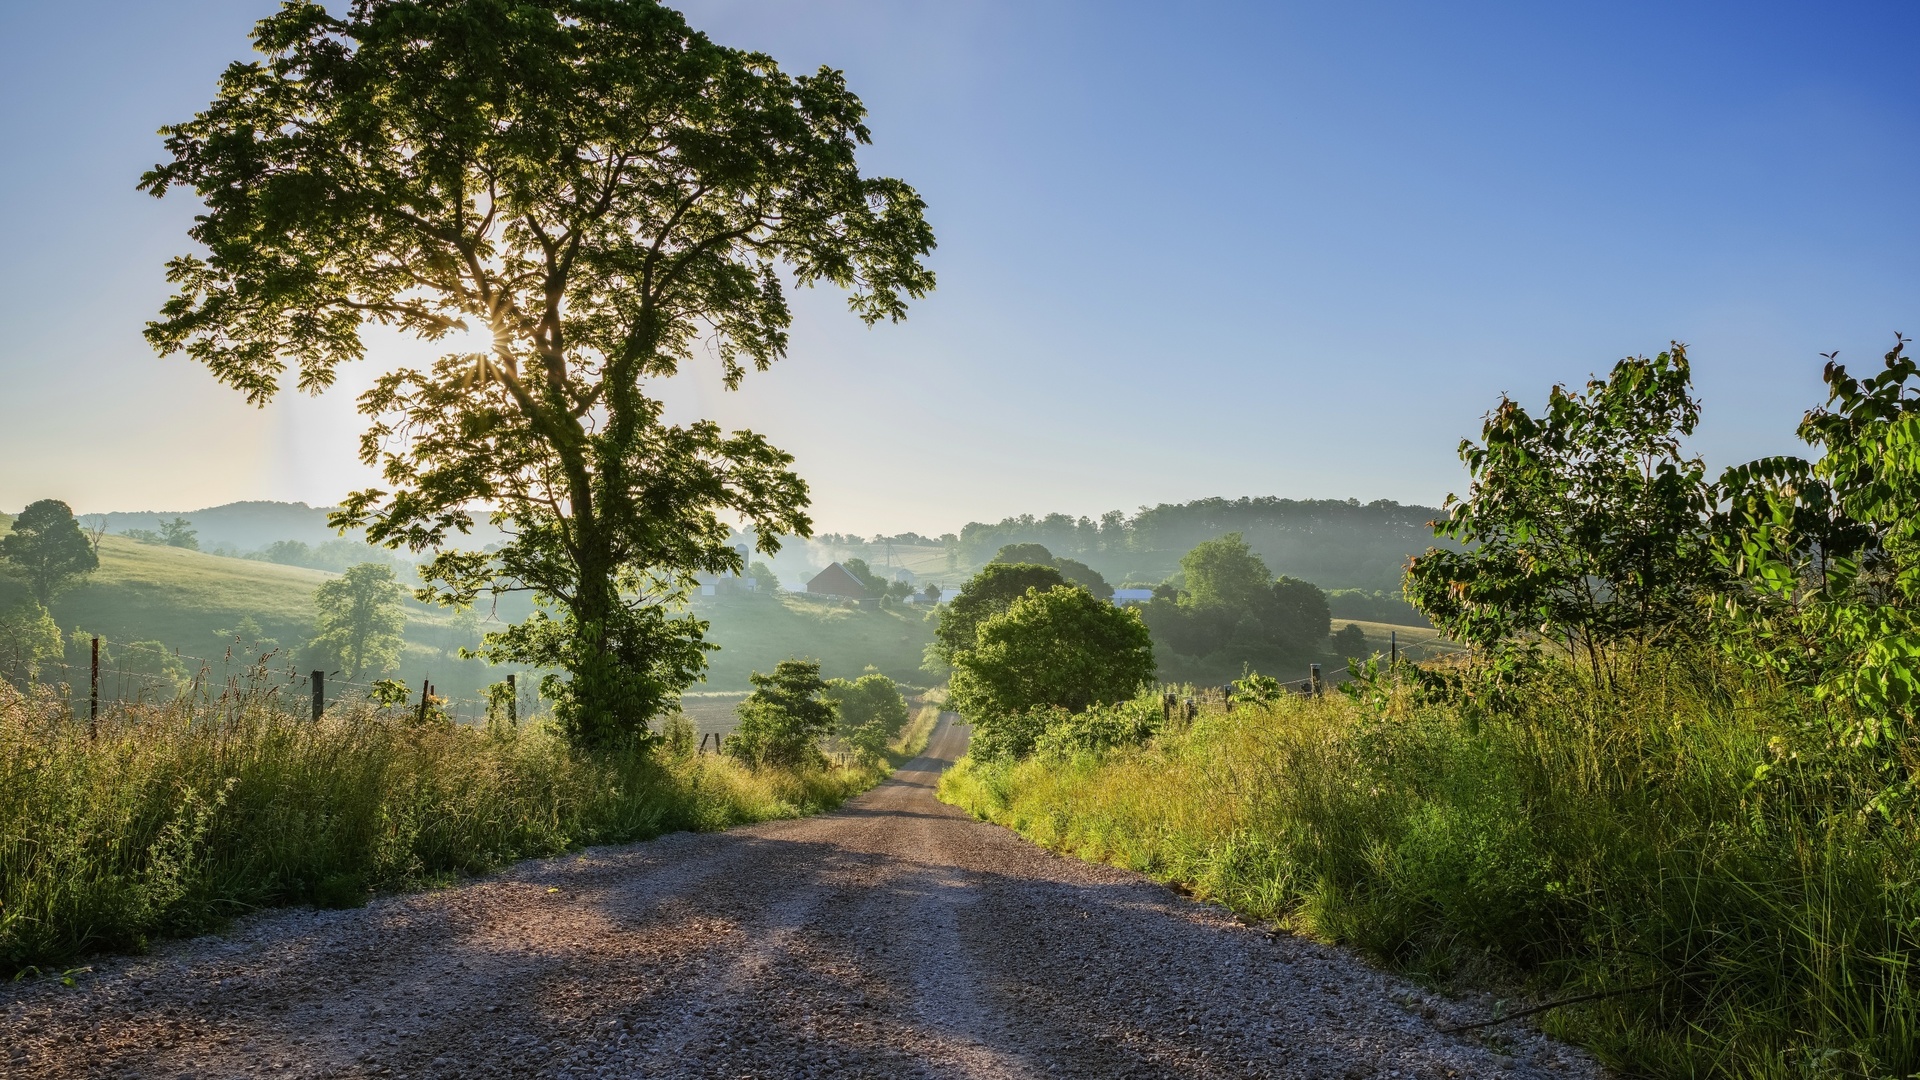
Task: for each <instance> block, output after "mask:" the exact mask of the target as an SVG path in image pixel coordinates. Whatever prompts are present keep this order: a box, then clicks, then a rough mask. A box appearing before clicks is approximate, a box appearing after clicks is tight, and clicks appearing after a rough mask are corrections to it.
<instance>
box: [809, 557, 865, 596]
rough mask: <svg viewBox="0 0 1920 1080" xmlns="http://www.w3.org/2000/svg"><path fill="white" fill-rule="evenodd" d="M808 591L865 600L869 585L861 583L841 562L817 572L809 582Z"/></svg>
mask: <svg viewBox="0 0 1920 1080" xmlns="http://www.w3.org/2000/svg"><path fill="white" fill-rule="evenodd" d="M807 591H808V592H810V593H826V594H828V595H831V596H851V597H854V598H855V599H859V600H864V599H866V597H867V587H866V586H865V585H864V584H862V583H861V581H860V579H859V578H857V577H854V576H853V574H852V572H851V571H849V570H848V569H847V568H846V567H844V566H841V565H840V564H839V563H833V564H832V565H830V566H828V567H827V568H826V569H825V570H822V571H820V572H819V573H818V574H815V575H814V576H813V580H812V581H809V582H807Z"/></svg>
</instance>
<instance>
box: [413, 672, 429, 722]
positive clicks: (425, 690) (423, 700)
mask: <svg viewBox="0 0 1920 1080" xmlns="http://www.w3.org/2000/svg"><path fill="white" fill-rule="evenodd" d="M432 692H433V687H432V684H431V683H429V682H427V680H425V679H421V680H420V716H419V717H418V718H417V719H416V720H415V721H414V723H416V724H425V723H426V722H427V695H429V694H431V693H432Z"/></svg>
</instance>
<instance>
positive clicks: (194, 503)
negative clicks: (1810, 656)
mask: <svg viewBox="0 0 1920 1080" xmlns="http://www.w3.org/2000/svg"><path fill="white" fill-rule="evenodd" d="M270 7H271V5H270V4H269V3H261V2H257V0H247V2H242V0H228V2H200V3H194V2H186V0H174V2H169V3H157V2H156V3H144V2H134V0H116V2H114V3H90V2H67V3H62V4H59V5H48V4H28V3H13V4H7V5H4V6H0V146H4V147H6V153H7V158H8V165H9V167H8V168H6V169H3V170H0V208H4V209H0V321H3V322H4V324H5V325H6V326H8V327H9V328H10V331H11V332H10V333H9V334H7V335H6V338H5V343H4V344H0V507H3V508H17V507H18V506H20V505H21V504H23V503H25V502H27V501H29V500H31V499H35V498H42V497H47V496H54V497H60V498H65V499H67V500H68V501H69V502H71V503H73V504H74V505H75V507H76V508H78V509H81V510H82V511H89V510H108V509H114V510H133V509H190V508H194V507H198V506H204V505H209V504H213V503H219V502H225V501H230V500H234V499H242V498H283V499H301V500H305V501H308V502H312V503H327V502H331V501H333V500H335V499H337V498H338V497H339V496H340V495H341V494H343V493H344V492H346V491H347V490H349V489H351V488H353V487H355V486H358V485H360V484H362V483H364V482H365V481H366V478H365V477H364V476H363V475H362V474H361V473H360V472H359V470H358V467H357V466H356V465H355V464H354V463H353V462H352V443H353V438H354V435H355V434H356V432H357V430H358V428H359V421H358V418H357V417H355V416H354V414H353V412H352V402H351V396H352V391H353V387H354V386H356V385H361V384H364V382H366V381H367V379H368V378H369V377H370V376H371V374H372V373H373V372H374V371H375V370H377V369H378V368H379V367H380V366H382V365H392V364H395V363H403V362H408V361H409V360H414V359H421V358H424V357H426V356H427V355H428V352H427V351H426V350H423V349H421V348H418V347H415V346H411V345H408V344H407V343H405V342H401V341H398V340H396V339H391V338H387V337H380V336H377V335H376V336H371V337H370V340H372V342H373V348H374V354H375V358H374V360H373V361H372V362H371V363H370V364H369V365H368V366H367V368H366V370H365V371H364V372H362V373H360V374H359V375H357V376H355V377H353V378H349V379H346V380H343V383H342V386H341V387H340V388H339V389H337V390H336V391H334V392H332V393H331V394H329V395H328V396H326V397H323V398H321V399H318V400H310V399H304V398H301V397H299V396H297V395H286V396H284V397H283V398H282V400H281V401H280V402H278V403H276V404H275V405H273V406H272V407H270V408H269V409H267V410H265V411H256V410H253V409H250V408H248V407H247V406H245V405H244V403H242V402H241V401H240V399H239V397H238V395H237V394H235V393H233V392H232V391H228V390H226V389H224V388H221V387H219V386H218V385H217V384H215V383H214V382H213V381H212V380H211V379H210V378H208V377H207V376H206V375H205V374H204V373H203V372H201V371H199V370H197V369H196V368H194V367H193V366H192V365H191V364H190V363H189V362H187V361H185V360H183V359H180V358H170V359H164V360H163V359H159V358H156V357H154V356H153V355H152V354H151V353H150V351H149V350H148V349H147V348H146V346H145V344H144V343H143V341H142V340H141V338H140V328H141V326H142V324H143V323H144V322H145V320H147V319H148V318H150V317H151V316H152V313H153V312H154V311H155V310H156V309H157V307H158V305H159V303H160V302H161V301H162V300H163V299H164V297H165V295H166V286H165V283H164V281H163V280H162V278H161V264H162V262H163V260H164V259H165V258H166V257H167V256H169V255H171V254H174V253H177V252H179V251H183V250H186V239H185V235H184V231H185V228H186V225H187V223H188V221H189V220H190V218H191V215H192V213H193V209H194V208H193V206H192V204H191V203H190V202H189V201H187V200H185V199H181V198H178V197H174V198H169V199H168V200H166V201H164V202H156V201H155V200H152V199H150V198H148V197H146V196H144V195H140V194H138V193H137V192H135V191H134V190H133V184H134V181H135V180H136V179H137V177H138V175H139V173H140V172H141V171H142V169H144V168H145V167H147V166H149V165H150V164H152V163H153V162H154V161H155V160H157V158H158V155H159V153H160V147H159V140H158V139H157V137H156V136H155V135H154V129H155V128H157V127H159V126H160V125H161V124H163V123H167V122H170V121H174V120H178V119H184V118H185V117H186V116H188V115H190V114H191V113H192V112H193V111H194V110H196V109H198V108H200V107H201V106H203V105H204V104H205V102H206V101H207V99H208V97H209V96H210V94H211V91H212V88H213V84H214V79H215V77H216V76H217V74H218V72H219V69H220V68H221V66H222V65H223V64H225V63H226V62H227V61H229V60H232V59H236V58H239V57H241V56H242V55H243V54H244V53H245V49H246V32H247V29H248V27H249V25H250V23H251V21H252V20H253V19H254V18H256V17H258V16H259V15H261V14H263V13H264V12H265V11H267V10H269V9H270ZM684 10H686V12H687V14H688V17H689V18H690V20H691V21H692V22H693V23H694V24H695V25H696V26H698V27H700V28H701V29H703V30H705V31H707V32H708V33H709V34H711V35H712V36H713V37H714V38H715V39H717V40H719V41H721V42H724V43H727V44H733V45H739V46H743V47H751V48H756V49H761V50H764V51H766V52H769V53H772V54H773V55H774V56H775V57H776V58H777V59H778V60H779V61H780V62H781V63H782V64H783V65H784V66H786V67H788V68H789V69H794V70H808V69H812V68H814V67H816V66H818V65H820V64H823V63H824V64H830V65H832V66H834V67H837V68H840V69H842V70H844V71H846V73H847V77H848V80H849V82H850V84H851V86H852V87H853V88H854V90H855V91H856V92H857V93H859V94H860V95H861V96H862V97H863V98H864V99H865V101H866V103H867V105H868V107H869V109H870V111H871V114H872V115H871V127H872V128H873V131H874V135H875V145H874V146H873V147H872V148H870V151H869V152H868V153H867V155H866V157H865V162H866V164H867V166H868V167H869V168H870V169H872V170H874V171H877V172H884V173H888V174H892V175H897V176H901V177H903V178H905V179H906V180H908V181H909V182H911V183H913V184H914V185H916V186H917V187H918V188H919V190H920V191H921V193H922V194H923V195H924V196H925V197H926V199H927V202H928V204H929V214H930V216H931V218H932V221H933V224H934V227H935V229H936V232H937V234H938V236H939V239H940V248H939V251H938V252H937V253H936V255H935V259H934V262H935V266H936V269H937V270H938V272H939V274H940V288H939V290H938V291H937V292H935V293H934V294H933V295H932V296H931V297H929V298H928V299H927V300H925V301H924V302H922V303H921V304H919V305H918V306H917V307H916V308H915V309H914V311H913V313H912V315H911V317H910V318H909V320H908V321H907V322H906V323H905V324H902V325H899V326H883V327H879V328H876V329H873V330H867V329H864V328H862V327H861V326H860V325H859V324H858V323H857V322H856V321H855V320H853V319H852V318H851V317H850V316H848V315H846V314H845V313H844V311H843V308H842V305H841V302H840V300H839V299H838V298H837V297H835V296H833V295H831V294H826V293H819V294H813V295H808V296H805V297H803V298H802V302H801V303H800V304H799V317H798V320H797V324H796V327H795V331H794V335H793V348H792V351H791V354H790V356H789V357H788V359H787V360H785V361H783V362H782V363H781V364H780V365H779V366H778V367H777V368H776V369H775V371H773V372H771V373H769V374H767V375H763V376H757V377H754V378H751V379H749V380H748V382H747V384H746V386H745V388H744V389H743V390H742V391H740V392H738V393H732V394H729V393H726V392H723V391H722V390H721V389H720V388H719V385H718V381H717V378H716V377H715V374H714V373H713V372H711V371H695V372H689V373H687V374H685V375H683V376H681V377H680V378H677V379H676V380H674V381H673V382H672V384H671V385H668V386H665V387H663V388H662V392H663V393H664V394H665V395H666V397H667V399H668V400H669V401H670V402H671V404H672V407H673V413H674V415H676V416H679V417H683V418H684V417H692V416H695V415H704V416H712V417H714V418H716V419H719V420H721V421H722V422H723V423H726V424H728V425H730V426H747V427H752V428H754V429H755V430H759V431H762V432H764V433H766V434H767V435H769V436H770V437H771V438H773V440H774V441H775V442H776V443H777V444H778V445H781V446H782V447H784V448H786V449H788V450H790V451H792V452H793V453H795V454H796V455H797V457H798V459H799V461H798V467H799V468H800V470H801V472H802V473H803V474H804V475H805V476H807V477H808V479H809V480H810V481H811V482H812V484H813V489H814V492H815V503H816V508H817V514H816V517H817V519H818V522H819V525H820V526H821V527H822V528H823V529H830V530H835V531H858V532H863V533H873V532H881V531H884V532H896V531H901V530H906V529H914V530H918V531H921V532H930V533H937V532H941V531H945V530H948V529H954V528H957V527H958V526H959V525H960V524H961V523H963V522H965V521H968V520H975V519H984V520H991V519H997V518H999V517H1002V516H1004V515H1007V514H1013V513H1020V512H1036V513H1044V512H1047V511H1052V510H1063V511H1067V512H1070V513H1088V514H1097V513H1099V512H1100V511H1103V510H1108V509H1114V508H1122V509H1131V508H1133V507H1136V506H1139V505H1142V504H1151V503H1156V502H1161V501H1179V500H1185V499H1190V498H1196V497H1202V496H1208V495H1227V496H1237V495H1242V494H1250V495H1281V496H1291V497H1338V498H1345V497H1349V496H1351V497H1356V498H1359V499H1362V500H1368V499H1374V498H1391V499H1398V500H1401V501H1406V502H1429V503H1431V502H1437V501H1438V500H1439V499H1440V498H1442V497H1443V496H1444V495H1445V494H1446V493H1447V492H1448V491H1450V490H1454V489H1456V488H1458V487H1459V486H1460V483H1461V478H1462V474H1461V471H1460V467H1459V464H1458V462H1457V460H1456V459H1455V457H1454V455H1453V450H1454V446H1455V444H1456V443H1457V442H1458V441H1459V440H1460V438H1462V437H1463V436H1467V435H1471V434H1473V433H1475V432H1477V430H1478V417H1479V416H1480V414H1481V413H1483V412H1484V411H1485V410H1486V409H1487V408H1488V407H1489V406H1490V405H1491V404H1492V403H1493V402H1494V401H1495V400H1496V398H1497V396H1498V395H1499V394H1500V393H1501V392H1502V391H1506V392H1510V393H1512V394H1514V395H1515V396H1517V397H1519V398H1520V399H1521V400H1523V401H1527V402H1537V401H1539V400H1541V399H1542V398H1543V397H1544V395H1545V392H1546V389H1547V387H1548V386H1550V385H1551V384H1552V383H1554V382H1556V381H1568V380H1580V379H1583V378H1584V377H1585V376H1586V375H1587V374H1588V373H1590V372H1594V371H1599V370H1604V369H1605V368H1606V367H1607V366H1608V365H1609V364H1610V363H1611V362H1612V361H1613V360H1614V359H1616V358H1618V357H1620V356H1624V355H1627V354H1632V353H1643V352H1651V351H1655V350H1658V349H1660V348H1663V347H1664V346H1665V344H1666V342H1667V341H1668V340H1669V339H1679V340H1681V341H1684V342H1687V343H1688V344H1689V346H1690V348H1691V351H1692V355H1693V358H1694V363H1695V371H1696V377H1697V382H1698V385H1699V391H1700V394H1701V396H1702V397H1703V399H1704V400H1705V404H1706V418H1705V422H1704V423H1703V425H1702V430H1701V432H1700V434H1699V437H1698V438H1697V439H1696V445H1697V447H1698V449H1699V450H1700V452H1702V453H1703V454H1704V455H1706V457H1707V458H1708V460H1709V462H1710V463H1711V464H1713V465H1715V466H1719V465H1724V464H1728V463H1731V462H1734V461H1738V460H1744V459H1746V458H1749V457H1753V456H1757V455H1759V454H1763V453H1770V452H1776V451H1780V450H1784V449H1787V448H1788V447H1789V446H1790V445H1791V432H1792V428H1793V424H1794V422H1795V421H1796V420H1797V419H1798V417H1799V415H1800V414H1801V412H1802V411H1804V410H1805V409H1806V408H1807V407H1808V406H1810V405H1813V404H1815V403H1817V401H1818V399H1819V396H1820V383H1819V378H1818V373H1819V367H1820V363H1821V361H1820V358H1819V355H1818V354H1819V353H1821V352H1823V351H1827V350H1832V349H1839V350H1840V351H1841V355H1842V359H1843V360H1848V361H1851V362H1854V363H1858V364H1873V363H1877V358H1878V356H1879V354H1880V353H1881V352H1883V351H1885V349H1886V347H1887V346H1888V344H1889V343H1890V342H1891V340H1892V336H1893V333H1894V332H1895V331H1896V330H1900V331H1907V332H1910V333H1911V332H1914V331H1916V330H1917V329H1920V317H1917V316H1920V265H1917V263H1916V255H1917V254H1920V251H1917V249H1916V244H1915V240H1916V238H1920V237H1917V234H1920V200H1916V198H1915V181H1914V177H1915V172H1916V170H1915V164H1916V161H1915V159H1916V157H1917V156H1920V93H1916V91H1915V89H1914V84H1913V81H1912V78H1911V64H1910V62H1909V59H1910V56H1911V54H1912V52H1913V49H1914V46H1915V45H1916V43H1917V42H1920V34H1917V31H1920V8H1916V7H1915V6H1913V5H1911V4H1897V3H1884V4H1866V3H1861V4H1825V5H1808V4H1795V5H1786V4H1779V5H1768V4H1758V3H1742V4H1722V5H1710V4H1674V3H1664V4H1645V5H1636V4H1626V3H1618V2H1613V3H1605V4H1592V5H1576V4H1537V5H1518V4H1514V5H1491V4H1448V5H1440V4H1431V3H1418V4H1416V3H1380V4H1369V3H1341V4H1314V5H1305V4H1301V5H1294V4H1282V3H1263V4H1225V3H1221V4H1192V5H1166V4H1153V5H1149V4H1134V3H1121V2H1111V0H1109V2H1101V3H1069V2H1032V0H1029V2H1026V3H998V2H969V3H925V4H916V3H903V2H899V0H893V2H877V0H876V2H852V0H847V2H827V3H797V2H793V0H704V2H699V3H692V4H689V5H687V6H686V7H685V9H684Z"/></svg>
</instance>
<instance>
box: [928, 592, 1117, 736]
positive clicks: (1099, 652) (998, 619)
mask: <svg viewBox="0 0 1920 1080" xmlns="http://www.w3.org/2000/svg"><path fill="white" fill-rule="evenodd" d="M1154 670H1155V669H1154V662H1153V641H1152V639H1151V638H1150V637H1149V636H1148V634H1147V628H1146V626H1145V625H1144V624H1143V623H1141V621H1140V617H1139V616H1138V615H1136V614H1135V613H1134V612H1133V611H1132V610H1131V609H1129V608H1119V607H1114V606H1113V605H1112V604H1110V603H1108V602H1107V601H1105V600H1100V599H1097V598H1095V597H1094V596H1093V594H1091V593H1089V592H1087V591H1086V590H1085V589H1082V588H1079V587H1077V586H1073V585H1057V586H1054V587H1053V588H1051V589H1046V590H1041V589H1034V590H1032V591H1030V592H1028V593H1027V594H1026V595H1025V596H1022V597H1020V598H1019V599H1017V600H1015V601H1014V602H1013V603H1012V604H1011V605H1010V606H1009V607H1008V608H1007V610H1006V611H1004V612H1001V613H1000V614H997V615H994V616H992V617H991V618H989V619H987V620H986V621H985V622H983V623H981V624H980V627H979V630H978V633H977V636H976V641H975V645H974V647H973V648H971V649H968V650H967V651H965V652H963V653H961V654H960V655H959V656H958V657H957V658H956V659H955V661H954V671H953V681H952V683H951V692H952V699H951V700H952V701H953V706H954V708H956V709H958V710H959V711H960V713H961V715H963V716H965V717H966V718H967V719H968V720H969V721H970V722H971V723H972V724H973V725H974V740H975V743H976V749H977V751H978V752H979V753H980V754H981V756H983V757H989V758H991V757H1000V756H1008V755H1012V756H1018V755H1020V754H1024V753H1026V752H1028V751H1029V750H1031V749H1032V740H1033V737H1034V736H1035V735H1036V734H1037V731H1036V730H1035V729H1034V727H1033V725H1032V724H1030V723H1027V722H1025V721H1027V719H1028V718H1029V717H1030V716H1031V715H1032V714H1033V713H1034V712H1035V711H1036V710H1044V709H1049V708H1058V709H1065V710H1066V711H1068V712H1070V713H1078V712H1082V711H1084V710H1085V709H1087V708H1089V707H1090V706H1093V705H1111V704H1114V703H1116V702H1120V701H1126V700H1127V699H1129V698H1131V697H1133V696H1134V695H1135V694H1137V693H1139V692H1140V689H1141V688H1142V687H1144V686H1146V685H1147V684H1148V683H1150V682H1152V681H1153V677H1154Z"/></svg>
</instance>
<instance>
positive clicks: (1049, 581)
mask: <svg viewBox="0 0 1920 1080" xmlns="http://www.w3.org/2000/svg"><path fill="white" fill-rule="evenodd" d="M1066 582H1067V579H1066V578H1065V577H1064V576H1063V575H1062V574H1061V573H1060V571H1058V570H1056V569H1054V568H1053V567H1051V566H1038V565H1035V564H1033V563H1000V562H996V563H988V564H987V565H986V566H984V567H981V568H980V572H979V573H977V574H975V575H973V577H972V578H970V579H969V580H968V581H967V583H966V584H965V585H963V586H961V587H960V595H958V596H956V597H954V598H953V600H952V601H950V602H949V603H948V604H947V606H946V607H944V608H942V609H941V610H940V625H939V627H938V628H936V629H935V630H934V632H933V644H932V645H931V646H930V649H931V651H932V652H934V653H935V654H936V658H937V659H938V660H939V661H940V662H941V663H943V664H946V665H947V666H949V667H951V666H952V665H953V663H954V660H955V659H956V658H957V657H958V656H959V655H960V654H961V653H963V652H965V651H967V650H968V649H971V648H973V646H974V639H975V635H976V633H977V631H978V629H979V626H980V624H981V623H982V622H985V621H986V620H987V619H989V618H991V617H993V616H995V615H998V614H1000V613H1001V612H1003V611H1005V610H1007V608H1009V607H1011V606H1012V605H1013V602H1014V601H1015V600H1017V599H1019V598H1020V597H1022V596H1025V595H1026V594H1027V590H1028V589H1051V588H1053V587H1055V586H1056V585H1064V584H1066Z"/></svg>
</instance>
